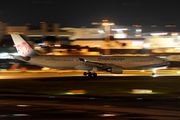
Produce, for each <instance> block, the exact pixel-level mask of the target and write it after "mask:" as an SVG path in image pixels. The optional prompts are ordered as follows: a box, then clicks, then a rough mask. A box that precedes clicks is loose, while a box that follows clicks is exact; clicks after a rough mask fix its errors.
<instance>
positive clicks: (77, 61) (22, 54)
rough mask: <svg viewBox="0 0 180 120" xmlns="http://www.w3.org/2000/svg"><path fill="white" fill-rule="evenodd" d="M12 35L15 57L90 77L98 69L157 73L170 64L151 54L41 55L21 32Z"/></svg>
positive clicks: (112, 71)
mask: <svg viewBox="0 0 180 120" xmlns="http://www.w3.org/2000/svg"><path fill="white" fill-rule="evenodd" d="M11 37H12V39H13V42H14V44H15V46H16V49H17V51H18V53H19V55H18V56H15V55H14V56H13V57H14V58H15V59H18V60H22V61H25V62H28V63H31V64H34V65H38V66H42V67H48V68H53V69H78V70H87V71H88V72H84V73H83V75H84V76H89V77H92V76H93V77H96V76H97V73H96V71H105V72H111V73H117V74H122V73H123V70H152V71H153V72H152V75H155V71H156V70H157V69H162V68H166V67H168V66H169V65H170V64H169V62H167V61H166V60H164V59H162V58H156V57H150V56H103V55H102V56H73V55H72V56H54V55H40V54H38V53H37V52H35V51H34V50H33V49H32V47H31V46H30V45H29V44H28V43H27V42H26V41H25V40H24V39H23V38H22V37H21V36H20V35H19V34H11ZM91 71H92V72H91Z"/></svg>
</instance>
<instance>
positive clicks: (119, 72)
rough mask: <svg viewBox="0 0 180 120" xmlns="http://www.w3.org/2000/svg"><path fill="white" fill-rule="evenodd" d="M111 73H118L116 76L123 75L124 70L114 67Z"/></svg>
mask: <svg viewBox="0 0 180 120" xmlns="http://www.w3.org/2000/svg"><path fill="white" fill-rule="evenodd" d="M110 72H111V73H116V74H122V73H123V68H122V67H112V68H111V71H110Z"/></svg>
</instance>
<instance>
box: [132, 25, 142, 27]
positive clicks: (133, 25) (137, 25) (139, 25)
mask: <svg viewBox="0 0 180 120" xmlns="http://www.w3.org/2000/svg"><path fill="white" fill-rule="evenodd" d="M132 26H134V27H142V25H132Z"/></svg>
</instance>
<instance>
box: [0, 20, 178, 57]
mask: <svg viewBox="0 0 180 120" xmlns="http://www.w3.org/2000/svg"><path fill="white" fill-rule="evenodd" d="M179 32H180V29H177V26H176V25H164V26H158V25H147V26H143V25H132V26H123V25H120V26H118V25H113V26H110V27H109V31H108V32H107V30H106V29H105V26H102V25H99V24H98V26H96V27H93V28H86V27H81V28H71V27H66V28H61V27H60V25H59V24H47V23H45V22H42V23H40V26H32V25H31V24H29V23H27V24H26V25H25V26H9V25H8V24H7V23H0V38H1V39H3V36H4V35H8V34H11V33H18V34H22V36H23V37H25V38H26V39H27V40H28V41H29V42H30V44H31V45H32V46H34V48H35V49H36V50H38V49H41V48H43V47H47V46H48V47H51V48H50V51H51V52H56V53H58V52H60V53H63V51H64V50H66V51H68V50H69V51H71V53H73V52H74V53H76V51H78V50H77V49H78V48H83V49H84V52H87V51H88V50H87V49H90V48H92V49H95V48H97V49H99V51H100V52H99V53H101V54H104V52H103V50H105V49H110V54H125V53H131V54H135V53H179V52H180V36H179ZM107 37H108V39H109V40H107ZM63 46H64V49H62V48H63ZM65 46H66V47H67V46H74V48H66V49H65ZM75 46H76V47H75ZM92 51H93V50H92ZM94 51H96V50H94ZM94 54H98V52H95V53H94Z"/></svg>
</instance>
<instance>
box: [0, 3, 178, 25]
mask: <svg viewBox="0 0 180 120" xmlns="http://www.w3.org/2000/svg"><path fill="white" fill-rule="evenodd" d="M103 19H108V20H109V21H111V22H114V23H115V24H116V25H133V24H141V25H153V24H156V25H166V24H176V25H177V26H180V5H179V3H178V0H0V21H2V22H3V23H9V24H10V25H18V26H19V25H25V23H31V24H32V25H39V22H41V21H43V22H46V23H49V24H51V23H59V24H60V25H61V27H81V26H87V27H91V22H92V21H101V20H103Z"/></svg>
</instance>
